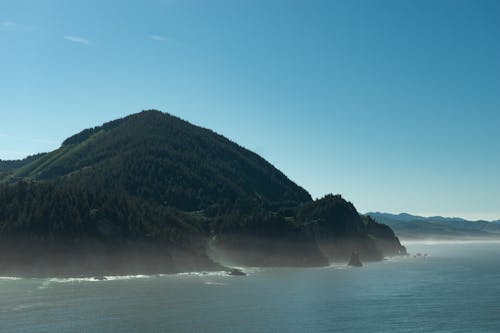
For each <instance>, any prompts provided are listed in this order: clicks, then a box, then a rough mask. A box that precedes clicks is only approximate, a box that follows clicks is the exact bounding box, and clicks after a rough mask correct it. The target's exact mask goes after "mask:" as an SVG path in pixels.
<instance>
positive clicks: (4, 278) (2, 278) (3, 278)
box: [0, 276, 23, 281]
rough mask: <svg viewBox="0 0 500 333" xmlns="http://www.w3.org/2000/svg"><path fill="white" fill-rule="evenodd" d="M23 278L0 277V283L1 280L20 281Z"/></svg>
mask: <svg viewBox="0 0 500 333" xmlns="http://www.w3.org/2000/svg"><path fill="white" fill-rule="evenodd" d="M22 279H23V278H21V277H15V276H0V281H2V280H7V281H15V280H22Z"/></svg>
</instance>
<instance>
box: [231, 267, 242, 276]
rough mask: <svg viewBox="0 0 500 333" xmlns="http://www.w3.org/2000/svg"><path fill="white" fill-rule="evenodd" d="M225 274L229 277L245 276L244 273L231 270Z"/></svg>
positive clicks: (238, 270)
mask: <svg viewBox="0 0 500 333" xmlns="http://www.w3.org/2000/svg"><path fill="white" fill-rule="evenodd" d="M227 274H229V275H235V276H244V275H247V274H246V273H245V272H243V271H242V270H241V269H237V268H233V269H232V270H231V271H229V272H228V273H227Z"/></svg>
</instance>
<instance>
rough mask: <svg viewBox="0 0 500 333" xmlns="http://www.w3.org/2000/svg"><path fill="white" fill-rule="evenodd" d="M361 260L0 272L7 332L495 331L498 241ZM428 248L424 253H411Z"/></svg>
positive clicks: (419, 245) (498, 323)
mask: <svg viewBox="0 0 500 333" xmlns="http://www.w3.org/2000/svg"><path fill="white" fill-rule="evenodd" d="M404 245H406V246H407V247H408V251H409V252H410V253H411V254H412V255H411V256H408V257H394V258H390V259H388V260H385V261H383V262H380V263H367V264H365V266H364V267H363V268H350V267H347V266H346V265H344V264H334V265H331V266H329V267H318V268H262V269H256V268H253V269H252V268H244V269H245V271H246V273H247V274H248V275H247V276H244V277H235V276H228V275H227V274H226V273H225V272H210V273H207V272H194V273H183V274H175V275H151V276H148V275H132V276H107V277H106V280H102V279H100V278H66V279H61V278H59V279H57V278H49V279H19V278H15V277H2V278H0V294H1V295H2V297H1V298H0V323H1V329H2V331H5V332H26V331H36V332H56V331H57V332H60V331H99V332H116V331H120V332H135V331H143V332H153V331H169V332H200V331H203V332H236V331H237V332H332V331H338V332H388V331H394V332H498V328H499V327H500V316H499V315H498V306H499V301H498V296H499V295H500V285H499V284H498V281H500V265H498V253H499V251H500V243H499V242H478V241H475V242H438V241H424V242H406V243H404ZM417 252H419V253H422V254H424V253H426V254H428V256H427V257H423V256H421V257H414V256H413V254H416V253H417Z"/></svg>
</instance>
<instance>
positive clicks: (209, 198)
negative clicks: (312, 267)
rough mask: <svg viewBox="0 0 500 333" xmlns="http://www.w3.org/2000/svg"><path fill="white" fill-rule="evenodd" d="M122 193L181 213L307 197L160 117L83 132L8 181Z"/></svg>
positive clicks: (253, 157)
mask: <svg viewBox="0 0 500 333" xmlns="http://www.w3.org/2000/svg"><path fill="white" fill-rule="evenodd" d="M63 176H64V181H65V182H71V183H74V184H77V185H82V186H84V187H86V188H89V187H92V188H94V189H98V190H106V191H126V192H127V193H128V194H130V195H132V196H137V197H141V198H143V199H147V200H151V201H154V202H156V203H160V204H164V205H167V206H174V207H177V208H179V209H182V210H200V209H206V208H208V207H214V206H230V205H232V204H233V203H234V202H235V201H236V200H240V201H246V202H249V203H256V202H265V203H281V204H292V205H296V204H299V203H302V202H308V201H311V197H310V195H309V194H308V193H307V192H306V191H305V190H304V189H303V188H301V187H299V186H297V185H296V184H295V183H293V182H292V181H290V180H289V179H288V178H287V177H286V176H285V175H284V174H283V173H281V172H280V171H279V170H277V169H276V168H275V167H274V166H272V165H271V164H270V163H268V162H267V161H265V160H264V159H263V158H261V157H260V156H258V155H257V154H255V153H253V152H251V151H249V150H247V149H245V148H243V147H240V146H239V145H237V144H235V143H234V142H232V141H230V140H228V139H226V138H225V137H223V136H221V135H218V134H216V133H214V132H213V131H211V130H208V129H204V128H201V127H198V126H194V125H192V124H190V123H188V122H186V121H183V120H181V119H179V118H177V117H174V116H171V115H168V114H165V113H161V112H159V111H143V112H141V113H138V114H133V115H131V116H128V117H125V118H122V119H119V120H115V121H111V122H108V123H106V124H104V125H102V126H99V127H95V128H91V129H86V130H84V131H82V132H80V133H78V134H76V135H74V136H72V137H70V138H68V139H66V140H65V141H64V143H63V145H62V146H61V147H60V148H59V149H57V150H55V151H53V152H51V153H49V154H46V155H44V156H41V157H40V158H38V159H36V160H35V161H32V162H31V163H28V164H26V165H24V166H22V167H21V168H19V169H16V170H15V171H14V172H12V174H11V175H10V178H9V180H10V181H13V180H19V179H29V180H53V179H56V178H61V177H63Z"/></svg>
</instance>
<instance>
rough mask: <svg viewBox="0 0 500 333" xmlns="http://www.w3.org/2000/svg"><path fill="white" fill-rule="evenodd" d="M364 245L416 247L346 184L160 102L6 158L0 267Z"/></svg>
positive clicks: (306, 259)
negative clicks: (333, 185) (323, 185)
mask: <svg viewBox="0 0 500 333" xmlns="http://www.w3.org/2000/svg"><path fill="white" fill-rule="evenodd" d="M353 252H358V253H359V254H360V256H361V258H362V260H381V259H382V258H383V257H384V256H388V255H398V254H405V253H406V250H405V248H404V247H403V246H402V245H401V244H400V242H399V240H398V239H397V237H396V236H395V235H394V233H393V232H392V230H391V229H390V228H389V227H387V226H386V225H383V224H379V223H375V222H374V221H373V220H372V219H371V218H369V217H367V216H362V215H360V214H359V213H358V212H357V211H356V208H355V207H354V206H353V205H352V204H351V203H350V202H347V201H346V200H344V199H343V198H342V197H341V196H340V195H327V196H325V197H324V198H322V199H319V200H313V199H312V198H311V196H310V194H309V193H308V192H307V191H306V190H305V189H303V188H302V187H300V186H299V185H297V184H295V183H294V182H292V181H291V180H290V179H288V177H287V176H286V175H284V174H283V173H282V172H281V171H279V170H278V169H277V168H275V167H274V166H273V165H271V164H270V163H269V162H267V161H266V160H264V159H263V158H262V157H260V156H259V155H257V154H255V153H253V152H251V151H249V150H247V149H245V148H243V147H241V146H239V145H238V144H236V143H234V142H232V141H230V140H228V139H227V138H225V137H223V136H222V135H219V134H217V133H214V132H213V131H211V130H209V129H205V128H201V127H198V126H194V125H192V124H190V123H188V122H186V121H184V120H182V119H179V118H177V117H174V116H172V115H169V114H165V113H162V112H159V111H155V110H149V111H143V112H140V113H137V114H133V115H130V116H127V117H124V118H121V119H117V120H113V121H110V122H107V123H105V124H103V125H101V126H96V127H93V128H89V129H86V130H83V131H81V132H80V133H77V134H75V135H73V136H71V137H69V138H68V139H66V140H65V141H64V142H63V143H62V145H61V147H60V148H58V149H56V150H54V151H52V152H49V153H46V154H39V155H35V156H31V157H28V158H26V159H24V160H19V161H0V274H2V272H3V273H4V274H13V272H18V273H19V274H25V275H36V274H38V275H40V274H42V275H53V274H56V273H57V274H60V275H61V274H64V275H75V274H89V273H91V272H96V273H97V274H102V273H116V274H130V273H144V272H148V273H165V272H181V271H190V270H220V269H221V268H222V266H221V265H220V264H218V263H217V262H222V261H221V260H219V258H224V259H227V260H224V262H228V260H230V261H231V262H232V263H235V264H238V265H250V266H319V265H327V264H328V263H329V262H330V261H334V260H335V261H338V260H341V261H344V262H347V260H348V258H349V257H350V255H351V254H352V253H353ZM9 276H10V275H9Z"/></svg>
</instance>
